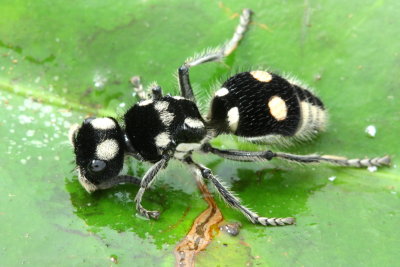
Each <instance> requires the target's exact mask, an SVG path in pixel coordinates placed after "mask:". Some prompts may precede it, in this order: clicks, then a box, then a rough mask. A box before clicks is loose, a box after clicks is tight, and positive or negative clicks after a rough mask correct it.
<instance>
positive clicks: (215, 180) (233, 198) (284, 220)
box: [186, 158, 294, 226]
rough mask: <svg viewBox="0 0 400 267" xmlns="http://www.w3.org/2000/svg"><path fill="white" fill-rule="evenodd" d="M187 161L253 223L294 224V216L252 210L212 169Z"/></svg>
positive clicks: (196, 172)
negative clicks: (285, 216)
mask: <svg viewBox="0 0 400 267" xmlns="http://www.w3.org/2000/svg"><path fill="white" fill-rule="evenodd" d="M186 163H187V164H189V166H190V168H191V170H192V171H193V173H194V174H195V175H196V177H197V178H198V177H202V178H203V179H207V180H210V181H211V182H212V183H213V184H214V186H215V188H216V189H217V191H218V193H219V194H220V195H221V196H222V198H223V199H224V201H225V202H226V203H227V204H228V205H229V206H231V207H233V208H235V209H238V210H239V211H240V212H242V213H243V214H244V215H245V216H246V217H247V218H248V219H249V220H250V221H251V222H252V223H255V224H261V225H273V226H282V225H289V224H294V218H290V217H289V218H267V217H260V216H259V215H258V214H257V213H255V212H254V211H251V210H250V209H249V208H246V207H245V206H244V205H243V204H241V203H240V199H239V198H238V197H236V196H235V195H234V194H233V193H232V192H230V191H229V190H228V189H227V188H226V186H224V185H223V184H222V183H221V182H220V181H219V179H218V178H217V177H216V176H215V175H214V174H213V173H212V172H211V170H210V169H208V168H206V167H204V166H203V165H200V164H197V163H195V162H194V161H193V160H192V159H191V158H186Z"/></svg>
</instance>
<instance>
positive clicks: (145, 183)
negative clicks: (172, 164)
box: [134, 155, 170, 219]
mask: <svg viewBox="0 0 400 267" xmlns="http://www.w3.org/2000/svg"><path fill="white" fill-rule="evenodd" d="M169 159H170V156H169V155H165V156H163V158H162V159H161V160H160V161H158V162H157V163H155V164H154V165H153V166H152V167H151V168H150V169H149V170H148V171H147V172H146V174H145V175H144V177H143V179H142V181H141V183H140V189H139V191H138V192H137V194H136V197H135V200H134V201H135V203H136V210H137V211H138V212H139V214H140V215H142V216H144V217H146V218H153V219H158V217H159V216H160V212H159V211H156V210H155V211H149V210H146V209H145V208H143V206H142V198H143V194H144V192H145V191H146V189H147V188H149V187H150V185H151V184H152V183H153V182H154V181H155V178H156V175H157V173H158V172H159V171H160V170H161V169H163V168H165V167H166V166H167V164H168V161H169Z"/></svg>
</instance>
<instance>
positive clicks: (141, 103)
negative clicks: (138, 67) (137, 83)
mask: <svg viewBox="0 0 400 267" xmlns="http://www.w3.org/2000/svg"><path fill="white" fill-rule="evenodd" d="M151 103H153V100H151V99H147V100H143V101H140V102H139V104H138V105H139V106H147V105H150V104H151Z"/></svg>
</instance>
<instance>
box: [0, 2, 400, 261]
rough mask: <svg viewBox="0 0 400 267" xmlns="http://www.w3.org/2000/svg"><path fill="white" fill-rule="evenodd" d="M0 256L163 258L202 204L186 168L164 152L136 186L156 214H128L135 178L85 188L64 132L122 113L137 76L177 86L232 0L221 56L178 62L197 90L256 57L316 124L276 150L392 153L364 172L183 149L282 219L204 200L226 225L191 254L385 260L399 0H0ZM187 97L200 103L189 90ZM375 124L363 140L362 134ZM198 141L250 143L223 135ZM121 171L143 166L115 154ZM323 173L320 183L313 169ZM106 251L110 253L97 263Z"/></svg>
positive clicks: (215, 37) (394, 202)
mask: <svg viewBox="0 0 400 267" xmlns="http://www.w3.org/2000/svg"><path fill="white" fill-rule="evenodd" d="M0 5H1V9H2V12H1V13H2V16H1V17H0V25H2V26H1V27H0V108H1V109H2V111H3V112H2V113H1V115H0V126H1V127H0V136H1V137H2V142H1V143H0V151H2V155H3V156H2V160H1V168H0V177H1V178H0V204H1V205H0V227H1V229H2V237H1V241H0V256H1V259H2V264H3V265H4V266H16V265H22V264H30V265H32V266H37V265H42V264H43V263H45V264H48V265H57V266H71V265H79V266H93V265H107V264H108V265H112V264H114V263H116V262H117V263H118V264H119V265H121V266H131V265H132V263H134V264H135V265H136V266H144V265H148V266H172V265H173V264H174V262H175V258H174V254H173V251H174V247H175V245H176V244H178V243H179V242H180V241H181V240H182V238H183V237H184V236H185V235H186V233H187V232H188V231H189V229H190V228H191V225H192V223H193V221H194V219H195V218H196V217H197V216H198V215H199V214H200V213H201V212H202V211H203V210H204V209H205V208H206V204H205V202H204V201H203V200H202V199H201V195H200V194H199V193H198V191H197V187H196V184H195V182H194V179H193V178H192V177H191V175H190V173H189V172H188V171H187V170H186V169H185V168H184V167H183V166H181V165H180V164H178V163H172V164H170V166H169V167H168V169H167V170H166V171H165V172H163V173H162V174H161V175H160V177H159V178H158V182H157V183H156V184H154V186H153V187H152V189H151V190H149V191H148V192H146V194H145V196H144V203H143V205H144V206H145V207H148V208H149V209H158V210H160V211H161V212H162V214H161V217H160V220H158V221H147V220H143V219H142V218H140V217H137V216H136V215H135V211H134V204H133V199H134V196H135V194H136V192H137V188H136V187H135V186H130V185H125V186H118V187H117V188H114V189H111V190H106V191H103V192H98V193H95V194H92V195H89V194H87V193H86V192H85V191H84V189H83V188H81V186H80V185H79V182H78V181H77V178H76V173H75V172H71V170H72V169H73V168H74V164H73V163H71V161H73V153H72V148H71V146H70V145H69V143H68V138H67V132H68V129H69V127H70V126H71V124H73V123H80V122H81V121H82V119H83V118H84V117H85V116H87V115H88V114H96V115H99V116H108V115H115V114H117V115H122V114H123V112H124V110H126V109H127V108H128V107H129V106H130V105H132V104H133V103H135V101H136V98H135V97H133V96H132V88H131V86H130V84H129V79H130V78H131V77H132V76H134V75H140V76H141V77H142V79H143V81H144V82H145V84H149V83H150V82H151V81H154V80H155V81H157V82H158V83H159V84H160V85H161V86H162V87H163V90H164V92H169V93H172V94H177V93H178V89H177V82H176V79H175V78H174V76H173V75H174V74H175V72H176V70H177V68H178V67H179V66H180V65H181V64H182V63H183V62H184V60H185V59H186V58H187V57H189V56H192V55H193V54H194V53H196V52H200V51H202V50H203V49H205V48H207V47H214V46H217V45H220V44H221V43H222V42H224V41H225V40H226V39H227V38H229V37H230V36H231V34H232V32H233V29H234V27H235V26H236V24H237V19H238V18H237V16H236V15H237V13H238V12H240V10H241V9H242V8H245V7H247V8H251V9H253V11H254V12H255V15H254V17H253V18H254V20H253V23H252V25H251V29H250V31H249V32H248V34H247V35H246V36H245V39H244V40H243V42H242V43H241V44H240V46H239V47H238V49H237V50H236V51H235V52H234V53H233V54H232V55H231V56H229V57H228V58H227V60H226V62H225V63H226V64H218V63H210V64H206V65H204V66H199V67H196V68H193V70H192V71H191V81H192V83H193V85H194V87H195V90H196V92H197V93H199V94H200V95H204V96H205V95H207V94H210V93H212V90H214V89H215V88H216V87H215V84H217V85H218V84H220V83H221V81H223V80H224V79H226V78H227V77H229V75H231V74H233V73H235V72H237V71H239V70H243V69H250V68H258V67H262V68H267V67H268V68H270V69H271V70H273V71H276V72H279V73H290V74H293V75H295V76H296V77H298V78H299V79H301V80H302V81H304V82H305V83H306V84H309V85H310V86H311V87H312V88H315V89H314V91H315V93H316V94H317V95H319V96H320V97H321V99H322V100H323V101H324V103H325V105H326V106H327V108H328V111H329V114H330V119H329V121H330V123H329V127H328V130H327V131H326V132H324V133H322V134H320V135H319V136H318V137H317V138H316V139H315V140H314V141H313V142H310V143H305V144H302V145H297V146H294V147H290V148H287V149H284V150H286V151H290V152H291V153H298V154H306V153H314V152H318V153H323V154H331V155H342V156H348V157H361V158H363V157H365V156H369V157H375V156H383V155H386V154H389V155H392V156H393V164H392V167H390V168H379V169H378V171H376V172H370V171H368V170H366V169H351V168H339V167H329V166H326V165H321V166H319V165H318V166H317V165H313V166H299V165H289V164H286V163H283V162H281V161H278V160H274V161H271V162H268V163H262V164H260V163H258V164H253V163H232V162H228V161H224V160H221V159H219V158H217V157H213V156H201V155H196V156H195V157H196V159H198V161H200V162H202V163H204V164H205V165H207V166H208V167H210V168H212V170H213V171H214V172H215V173H216V174H217V175H219V176H220V177H221V179H222V180H224V181H225V182H226V183H227V184H229V185H231V186H232V190H233V191H235V192H236V193H237V195H238V196H240V197H241V198H242V200H243V201H244V203H246V204H247V205H248V206H250V207H252V208H253V209H254V210H255V211H258V212H259V213H260V214H262V215H265V216H273V217H282V216H294V217H296V219H297V224H296V225H295V226H286V227H262V226H257V225H253V224H251V223H250V222H248V221H247V220H246V219H245V218H244V217H243V216H242V215H241V214H240V213H238V212H237V211H234V210H232V209H230V208H229V207H227V206H226V205H224V204H223V203H222V201H220V200H219V199H217V203H218V205H219V207H220V209H221V211H222V213H223V215H224V217H225V220H226V221H227V222H233V221H239V222H241V223H242V225H243V226H242V230H241V233H240V234H239V236H237V237H229V236H227V235H226V234H223V233H220V234H219V235H217V236H216V238H215V239H214V240H213V242H212V243H211V244H210V245H209V247H208V248H207V249H206V250H205V251H203V252H201V253H199V254H198V255H197V257H196V259H197V260H196V261H197V265H198V266H244V265H260V266H283V265H287V266H303V265H304V266H327V265H328V266H347V265H349V266H377V265H379V266H394V265H396V264H398V262H399V260H400V257H399V255H398V240H399V239H400V234H399V231H398V225H399V223H400V216H399V215H400V214H399V207H400V200H399V186H400V172H399V168H398V165H399V163H400V162H399V159H398V157H397V155H398V154H399V152H400V148H399V145H398V133H399V131H400V123H399V122H400V109H399V106H400V100H399V99H400V90H399V87H400V80H399V79H398V74H399V73H400V65H399V62H400V61H399V60H400V56H399V45H398V43H399V42H398V36H399V35H400V25H399V20H398V16H399V12H398V10H400V2H398V1H395V0H388V1H383V0H381V1H371V0H367V1H361V0H357V1H343V0H339V1H333V0H329V1H324V2H323V3H322V2H318V1H308V0H306V1H302V2H298V1H297V2H296V1H292V2H290V1H289V2H288V1H277V0H271V1H255V0H254V1H253V0H250V1H247V3H246V4H243V3H241V2H237V1H232V0H230V1H224V2H214V1H197V2H191V1H183V2H182V1H177V0H174V1H168V2H166V1H160V0H154V1H153V0H152V1H130V2H127V1H112V2H111V1H105V0H102V1H80V2H79V1H74V2H61V1H48V0H36V1H33V0H28V1H27V0H24V1H22V0H14V1H8V0H0ZM201 107H202V109H204V110H207V107H208V100H207V99H206V98H205V97H203V99H202V103H201ZM369 125H373V126H375V128H376V129H377V133H376V136H375V137H371V136H369V135H368V134H366V133H365V129H366V127H367V126H369ZM214 144H215V145H217V146H220V147H225V148H240V149H253V150H262V149H268V147H266V146H256V145H253V144H244V143H241V142H238V141H237V140H236V139H232V138H230V137H223V138H218V139H217V140H215V141H214ZM126 166H127V171H129V172H132V173H133V174H135V175H143V173H144V172H145V170H146V169H147V168H148V167H149V166H150V165H149V164H147V163H136V162H135V161H134V160H129V161H128V162H127V164H126ZM329 178H330V179H329ZM113 262H114V263H113Z"/></svg>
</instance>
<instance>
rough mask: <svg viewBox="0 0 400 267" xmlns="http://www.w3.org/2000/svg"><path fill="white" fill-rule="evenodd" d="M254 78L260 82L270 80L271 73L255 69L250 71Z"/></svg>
mask: <svg viewBox="0 0 400 267" xmlns="http://www.w3.org/2000/svg"><path fill="white" fill-rule="evenodd" d="M250 74H251V76H253V78H254V79H256V80H258V81H260V82H265V83H266V82H269V81H271V80H272V75H271V74H269V73H268V72H266V71H263V70H255V71H251V72H250Z"/></svg>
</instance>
